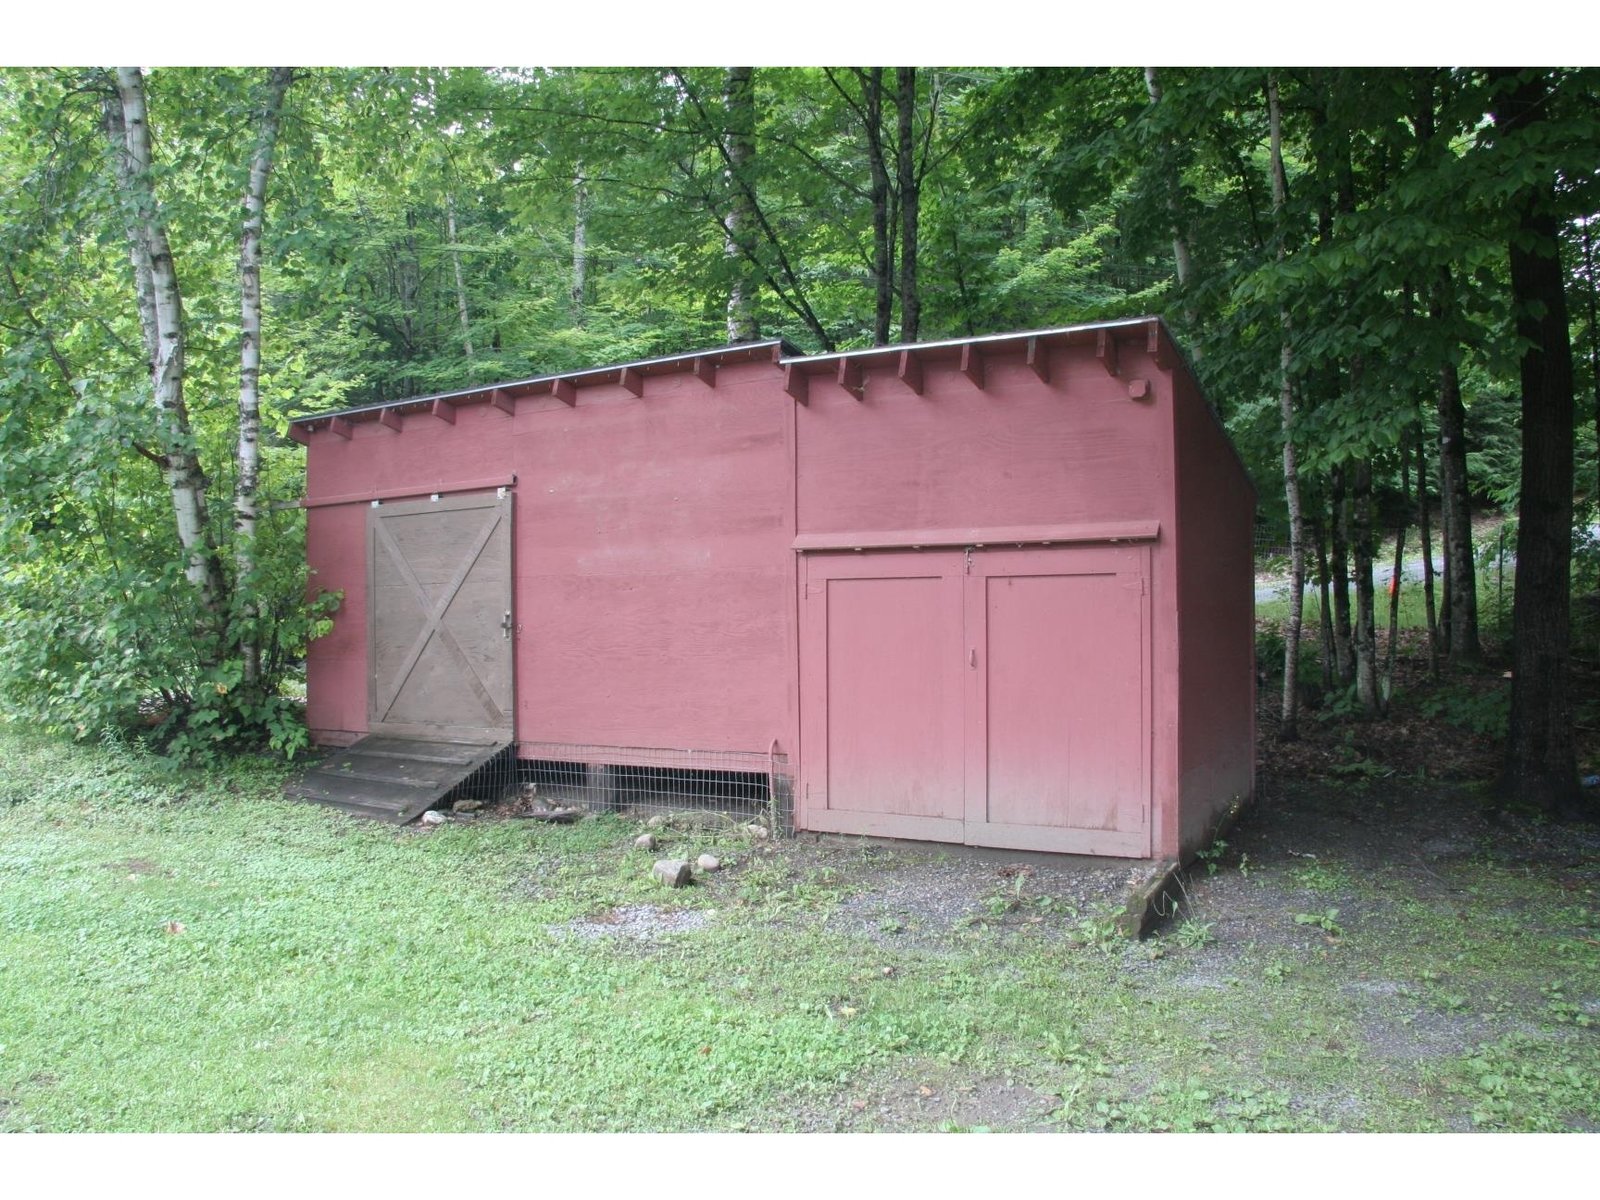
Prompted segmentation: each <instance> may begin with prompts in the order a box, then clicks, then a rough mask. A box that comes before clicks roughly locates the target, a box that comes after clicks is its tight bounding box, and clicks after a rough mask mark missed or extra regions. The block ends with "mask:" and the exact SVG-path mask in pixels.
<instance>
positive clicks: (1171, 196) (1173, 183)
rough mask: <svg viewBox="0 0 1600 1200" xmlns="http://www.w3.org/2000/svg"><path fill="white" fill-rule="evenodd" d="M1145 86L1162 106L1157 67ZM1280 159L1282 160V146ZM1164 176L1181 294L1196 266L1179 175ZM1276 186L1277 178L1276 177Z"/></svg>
mask: <svg viewBox="0 0 1600 1200" xmlns="http://www.w3.org/2000/svg"><path fill="white" fill-rule="evenodd" d="M1144 86H1145V90H1146V91H1147V92H1148V93H1149V95H1150V103H1151V104H1160V103H1161V81H1160V78H1159V76H1158V75H1157V73H1156V68H1155V67H1146V68H1145V69H1144ZM1267 86H1268V87H1270V88H1272V90H1273V94H1274V95H1276V94H1277V87H1278V81H1277V80H1276V79H1273V80H1271V81H1270V82H1269V83H1268V85H1267ZM1279 116H1280V119H1281V116H1282V114H1281V113H1280V114H1279ZM1280 136H1281V134H1280ZM1279 158H1280V159H1281V158H1282V148H1281V144H1280V149H1279ZM1282 165H1283V164H1282V163H1281V161H1280V162H1279V163H1278V164H1277V166H1278V167H1281V166H1282ZM1275 169H1276V168H1275ZM1164 174H1166V175H1167V212H1168V214H1169V215H1170V216H1171V218H1172V267H1173V271H1174V272H1175V274H1176V275H1177V277H1178V290H1179V291H1180V292H1181V291H1182V290H1183V289H1184V288H1185V287H1186V286H1188V283H1189V280H1190V278H1191V277H1192V276H1193V274H1194V265H1193V260H1192V259H1191V258H1190V256H1189V239H1188V237H1187V235H1186V234H1185V233H1184V229H1183V219H1182V211H1181V209H1180V206H1179V203H1178V173H1177V171H1176V170H1172V169H1170V168H1169V169H1168V170H1166V171H1165V172H1164ZM1274 186H1276V176H1274ZM1184 318H1185V320H1187V321H1189V322H1190V323H1191V324H1192V323H1193V321H1194V313H1193V312H1192V311H1189V310H1187V309H1186V310H1185V312H1184Z"/></svg>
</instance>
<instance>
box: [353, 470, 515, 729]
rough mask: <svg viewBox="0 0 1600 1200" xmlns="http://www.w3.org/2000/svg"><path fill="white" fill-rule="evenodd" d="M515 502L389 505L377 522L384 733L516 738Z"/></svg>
mask: <svg viewBox="0 0 1600 1200" xmlns="http://www.w3.org/2000/svg"><path fill="white" fill-rule="evenodd" d="M511 593H512V568H511V497H510V496H509V495H504V496H499V495H483V496H452V497H443V498H441V499H439V500H434V501H417V502H407V503H403V504H384V505H381V506H378V507H374V508H372V509H370V510H369V512H368V516H367V653H368V664H369V673H368V679H367V715H368V721H369V728H370V729H371V730H372V732H374V733H392V734H400V735H403V736H408V737H423V738H430V737H437V738H446V739H452V740H484V741H501V740H509V739H510V738H511V737H512V733H513V730H512V722H513V712H514V706H513V676H514V671H513V637H512V635H513V632H514V627H513V624H512V617H511Z"/></svg>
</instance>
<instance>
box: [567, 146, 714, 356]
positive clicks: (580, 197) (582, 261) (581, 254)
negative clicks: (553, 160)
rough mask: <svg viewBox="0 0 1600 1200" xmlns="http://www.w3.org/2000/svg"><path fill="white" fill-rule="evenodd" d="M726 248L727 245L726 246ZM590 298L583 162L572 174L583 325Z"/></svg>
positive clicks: (577, 306) (575, 275) (575, 295)
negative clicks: (584, 310)
mask: <svg viewBox="0 0 1600 1200" xmlns="http://www.w3.org/2000/svg"><path fill="white" fill-rule="evenodd" d="M724 250H726V247H724ZM588 298H589V182H588V180H587V179H585V178H584V174H583V164H582V163H579V164H578V168H577V170H576V171H574V172H573V174H572V321H573V324H575V325H577V326H578V327H579V328H580V329H581V328H582V327H583V309H584V305H585V304H586V303H587V301H588Z"/></svg>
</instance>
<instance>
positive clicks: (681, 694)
mask: <svg viewBox="0 0 1600 1200" xmlns="http://www.w3.org/2000/svg"><path fill="white" fill-rule="evenodd" d="M291 434H292V436H294V438H295V439H296V440H297V441H299V442H301V443H303V444H305V445H306V447H307V485H306V500H305V506H306V508H307V509H308V513H307V522H308V528H307V553H308V556H309V559H310V565H311V568H312V570H313V571H314V577H313V586H314V588H316V589H319V590H320V589H329V590H337V591H341V592H343V593H344V601H343V604H342V606H341V607H340V610H339V612H338V614H337V615H336V616H335V618H334V621H333V630H332V632H331V633H330V634H328V635H327V636H326V637H323V638H320V639H318V640H317V641H316V642H315V643H314V644H313V645H312V647H311V650H310V654H309V657H308V663H307V670H308V688H309V701H308V709H307V711H308V719H309V722H310V725H311V728H312V730H313V734H314V736H315V738H316V739H317V740H318V741H319V742H321V743H324V744H332V745H340V746H344V745H349V744H350V743H352V742H355V741H357V739H362V738H367V739H368V741H367V742H366V743H365V744H366V745H369V746H373V747H377V750H378V751H379V752H382V753H386V754H388V755H389V756H390V758H391V760H393V759H394V758H396V757H397V756H399V757H403V756H405V755H406V754H410V755H411V759H412V761H411V762H410V767H411V769H413V770H419V771H424V772H425V771H426V766H425V764H426V763H427V762H428V761H429V760H430V759H434V760H442V759H448V758H451V757H452V756H451V755H449V754H437V755H428V754H425V753H422V752H420V751H418V750H417V746H416V739H424V740H428V741H432V742H436V743H450V744H455V745H461V746H465V747H469V748H470V749H469V750H463V751H462V752H461V754H460V761H461V762H463V763H464V762H466V761H467V760H468V759H471V760H472V761H474V762H481V761H483V759H484V758H485V757H487V756H488V755H490V754H493V753H495V752H497V751H500V750H501V749H502V748H503V747H506V746H508V745H514V746H515V747H516V749H515V753H516V754H517V755H518V756H519V757H520V758H521V759H523V760H541V761H550V760H564V761H576V762H581V763H586V764H589V767H588V769H589V770H590V771H591V772H594V771H600V772H604V771H607V770H611V769H620V768H628V767H658V768H678V767H683V766H696V765H698V766H702V767H703V766H706V765H712V766H717V765H721V766H727V765H729V764H735V765H743V766H746V767H751V768H754V769H759V770H760V771H763V772H765V771H771V772H773V773H774V774H777V775H782V776H783V777H784V778H785V779H786V780H788V781H790V784H791V785H792V790H793V821H794V824H795V826H796V827H797V828H799V829H805V830H817V831H833V832H838V833H853V834H870V835H879V836H888V837H904V838H921V839H931V840H935V841H944V842H964V843H968V844H973V845H983V846H1003V847H1012V848H1023V849H1044V850H1054V851H1064V852H1072V853H1083V854H1099V855H1121V856H1128V857H1134V858H1146V857H1163V858H1166V857H1175V856H1178V855H1180V854H1184V853H1187V852H1190V851H1192V850H1193V849H1195V848H1197V847H1198V846H1199V845H1201V844H1203V842H1204V839H1205V838H1206V836H1207V832H1208V829H1209V827H1210V825H1211V823H1212V821H1213V820H1214V819H1215V817H1216V816H1217V814H1218V813H1219V811H1220V810H1222V809H1224V808H1225V807H1227V806H1228V805H1230V804H1232V803H1233V802H1235V801H1236V800H1245V799H1248V798H1249V796H1250V793H1251V790H1252V786H1253V769H1252V768H1253V760H1254V753H1253V741H1254V703H1253V700H1254V696H1253V692H1254V661H1253V626H1252V618H1253V581H1252V570H1251V531H1252V521H1253V514H1254V506H1255V494H1254V490H1253V488H1252V485H1251V483H1250V481H1249V479H1248V477H1247V476H1246V473H1245V471H1244V468H1243V466H1242V465H1241V463H1240V460H1239V458H1238V455H1237V454H1236V453H1235V451H1234V449H1233V447H1232V445H1231V444H1230V443H1229V441H1228V439H1227V436H1226V435H1225V433H1224V432H1223V429H1222V426H1221V424H1220V423H1219V421H1218V420H1217V418H1216V416H1215V414H1214V412H1213V411H1212V409H1211V408H1210V407H1209V405H1208V404H1207V402H1206V400H1205V398H1204V397H1203V396H1202V395H1201V393H1200V391H1199V389H1198V387H1197V385H1196V383H1195V380H1194V377H1193V375H1192V374H1191V372H1190V371H1189V369H1188V367H1187V365H1186V364H1185V362H1184V359H1183V357H1182V355H1181V354H1180V353H1178V351H1177V349H1176V347H1175V346H1174V344H1173V342H1172V340H1171V337H1170V334H1169V333H1168V331H1167V329H1166V327H1165V326H1164V325H1163V323H1162V322H1161V321H1160V320H1159V319H1156V318H1138V319H1129V320H1117V321H1107V322H1100V323H1096V324H1092V325H1082V326H1074V327H1070V328H1062V329H1050V330H1040V331H1033V332H1026V333H1015V334H1002V335H998V336H994V337H981V338H967V339H962V340H959V341H949V342H933V343H922V344H918V345H910V346H894V347H881V348H876V349H870V350H857V351H849V352H846V353H841V354H829V355H810V356H808V355H803V354H800V353H798V352H797V351H794V350H793V349H792V348H790V347H789V346H787V345H786V344H785V343H782V342H778V341H771V342H760V343H754V344H746V345H738V346H728V347H723V348H721V349H715V350H707V351H703V352H700V353H695V354H683V355H677V356H673V357H669V358H660V359H651V360H648V361H644V362H635V363H628V364H622V365H617V366H608V367H601V368H595V369H593V370H586V371H575V372H566V373H562V374H558V375H547V376H540V377H537V378H533V379H524V380H519V381H515V382H510V383H499V384H494V385H488V386H484V387H481V388H473V389H468V390H464V391H460V392H453V393H448V394H444V395H438V396H426V397H421V398H418V399H413V400H404V401H399V402H395V403H390V404H382V405H374V406H370V407H366V408H359V409H351V410H348V411H345V412H341V413H335V414H322V415H318V416H312V417H303V418H300V419H299V420H297V421H295V422H294V424H293V426H292V427H291ZM378 739H389V741H388V742H383V743H381V744H380V742H379V740H378ZM408 739H409V740H408ZM419 763H420V764H423V765H420V766H419V765H418V764H419ZM346 766H348V764H346ZM450 769H454V768H453V767H452V768H450ZM357 773H358V774H361V773H360V772H357ZM368 773H369V774H371V772H368ZM441 778H442V776H441ZM382 782H383V781H382V779H381V778H379V779H377V780H375V784H381V783H382ZM377 790H378V789H377V788H375V791H374V794H376V792H377ZM399 815H400V816H402V817H405V816H406V815H407V814H399ZM410 815H414V814H410Z"/></svg>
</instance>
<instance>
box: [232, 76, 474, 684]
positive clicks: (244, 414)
mask: <svg viewBox="0 0 1600 1200" xmlns="http://www.w3.org/2000/svg"><path fill="white" fill-rule="evenodd" d="M293 78H294V72H293V70H292V69H291V68H289V67H273V68H272V69H271V71H269V72H268V74H267V87H266V93H265V96H264V98H263V101H262V105H261V111H260V115H259V116H258V117H257V123H256V145H255V151H254V153H253V154H252V155H251V156H250V180H249V183H248V184H247V185H246V187H245V193H244V226H243V228H242V230H241V232H240V236H239V328H240V331H241V335H242V336H241V337H240V343H239V447H238V451H237V453H236V455H235V462H236V464H237V467H238V470H237V472H236V474H235V477H234V488H233V534H234V539H233V561H234V586H235V587H236V588H237V589H238V590H239V592H240V593H242V595H243V603H242V606H241V612H240V616H241V618H242V619H243V629H242V631H241V632H242V636H241V637H240V638H239V648H240V652H241V654H242V657H243V659H244V681H245V683H246V684H249V685H252V686H253V685H255V684H256V683H257V682H258V681H259V679H260V677H261V639H260V635H259V632H258V631H257V630H256V628H255V627H256V624H257V618H258V617H259V616H260V606H259V605H258V604H257V603H256V600H255V593H254V587H253V581H254V579H253V577H254V575H255V571H256V493H257V490H258V487H259V484H260V478H261V231H262V228H263V226H264V225H265V224H266V212H267V181H268V180H269V179H270V178H271V177H272V159H273V155H274V153H275V152H276V150H277V145H278V125H279V120H280V118H281V116H282V113H283V98H284V95H285V94H286V93H287V92H288V90H289V84H290V82H291V81H292V80H293ZM450 238H451V241H454V240H455V233H454V231H452V232H451V235H450ZM459 269H460V268H459V266H458V268H457V270H459ZM463 303H464V302H463ZM468 353H469V354H470V353H471V351H470V350H469V351H468Z"/></svg>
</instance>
